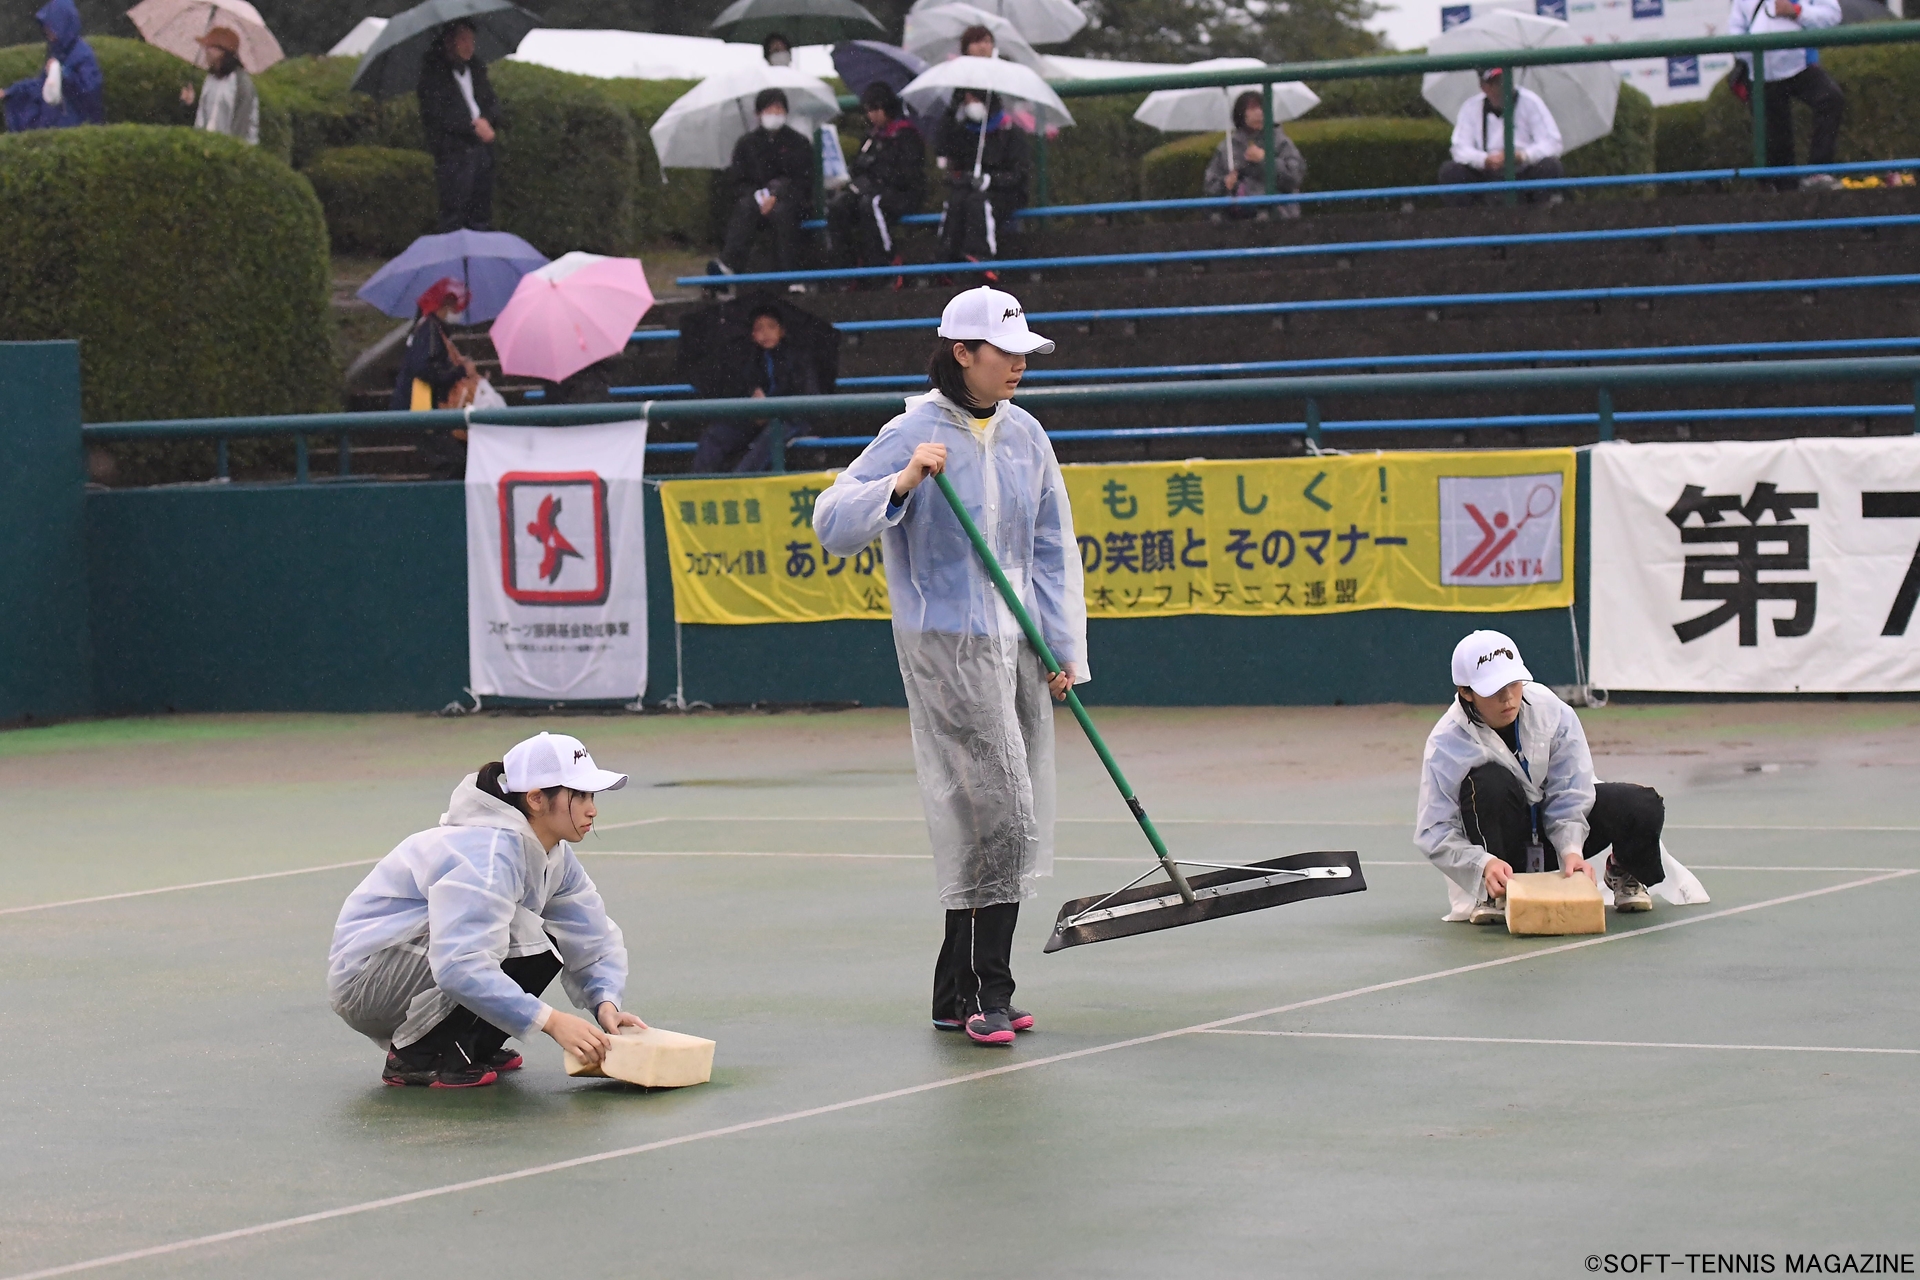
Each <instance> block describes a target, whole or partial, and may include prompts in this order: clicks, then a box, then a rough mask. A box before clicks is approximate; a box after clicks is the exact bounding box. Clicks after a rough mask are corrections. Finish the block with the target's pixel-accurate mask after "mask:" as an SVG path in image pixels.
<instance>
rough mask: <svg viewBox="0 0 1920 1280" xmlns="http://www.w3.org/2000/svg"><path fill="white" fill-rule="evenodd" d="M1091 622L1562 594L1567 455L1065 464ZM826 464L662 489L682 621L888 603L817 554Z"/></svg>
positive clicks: (866, 561)
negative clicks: (817, 506) (816, 518)
mask: <svg viewBox="0 0 1920 1280" xmlns="http://www.w3.org/2000/svg"><path fill="white" fill-rule="evenodd" d="M1062 471H1063V473H1064V475H1065V477H1066V482H1067V493H1068V497H1069V499H1070V500H1071V502H1072V505H1073V523H1074V530H1075V533H1076V534H1077V536H1078V538H1079V543H1080V562H1081V567H1082V568H1083V570H1084V571H1085V573H1086V596H1087V612H1088V615H1089V616H1091V617H1095V618H1152V617H1172V616H1177V615H1182V614H1227V615H1237V616H1243V617H1258V616H1267V615H1274V614H1313V613H1345V612H1350V611H1353V610H1359V609H1386V608H1399V609H1434V610H1461V611H1484V612H1506V611H1511V610H1518V609H1546V608H1558V607H1563V606H1565V605H1566V604H1568V603H1569V602H1570V601H1571V600H1572V599H1573V541H1574V516H1573V492H1574V454H1573V451H1572V450H1571V449H1530V450H1512V451H1503V452H1485V453H1481V452H1472V453H1468V452H1434V453H1392V454H1363V455H1357V456H1347V455H1340V456H1331V455H1326V456H1319V457H1308V458H1285V459H1271V458H1262V459H1249V460H1246V461H1224V462H1149V463H1122V464H1100V465H1089V466H1070V467H1065V468H1063V469H1062ZM832 481H833V473H831V472H815V473H796V474H780V475H759V476H742V477H740V478H738V479H722V480H669V481H665V482H663V483H662V484H661V486H660V495H661V501H662V504H663V506H664V508H665V513H664V514H665V516H666V528H667V548H668V552H669V555H670V557H671V560H672V564H673V587H674V616H675V618H676V619H677V620H678V621H680V622H688V623H717V624H722V625H738V624H748V623H760V622H825V621H830V620H833V619H840V618H885V617H887V616H888V604H887V584H886V574H885V570H884V567H883V566H882V564H881V560H880V548H879V545H878V544H877V543H876V544H875V545H873V546H871V547H868V548H867V549H865V550H863V551H861V552H860V553H859V554H858V555H855V556H848V557H842V556H830V555H828V554H827V553H826V552H825V550H824V549H823V548H822V547H821V546H820V543H819V540H818V539H817V538H815V537H814V536H813V502H814V499H815V498H817V497H818V496H819V494H820V492H821V491H822V490H823V489H825V488H826V487H827V486H828V485H829V484H831V483H832Z"/></svg>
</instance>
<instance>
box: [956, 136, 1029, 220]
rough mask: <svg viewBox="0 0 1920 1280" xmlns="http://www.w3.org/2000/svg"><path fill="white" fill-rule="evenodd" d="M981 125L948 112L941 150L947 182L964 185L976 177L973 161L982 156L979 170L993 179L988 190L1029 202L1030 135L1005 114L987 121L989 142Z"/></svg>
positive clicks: (1012, 200)
mask: <svg viewBox="0 0 1920 1280" xmlns="http://www.w3.org/2000/svg"><path fill="white" fill-rule="evenodd" d="M980 129H981V126H979V125H976V124H971V123H969V122H967V121H964V120H961V119H960V118H958V117H957V116H954V115H949V116H948V117H947V118H946V120H945V122H944V123H942V125H941V126H940V154H941V155H942V156H943V157H945V159H946V162H947V182H948V183H949V184H951V185H952V186H955V187H961V188H964V187H966V186H968V185H969V184H970V183H971V182H972V181H973V162H974V158H975V156H976V155H977V156H978V157H979V159H980V172H981V173H982V174H984V175H986V176H987V177H989V178H991V179H992V180H993V181H992V182H991V183H990V184H989V186H988V190H989V192H990V193H991V194H993V195H994V196H996V197H998V198H996V199H995V201H994V204H995V205H996V206H998V204H999V203H1000V199H1006V200H1009V201H1011V202H1013V203H1014V204H1015V205H1019V204H1024V203H1026V199H1027V175H1028V174H1029V173H1030V172H1032V169H1033V163H1032V159H1031V153H1030V152H1029V150H1028V147H1027V135H1026V133H1025V132H1024V131H1022V130H1021V129H1019V128H1017V127H1016V126H1015V125H1014V123H1013V122H1012V121H1011V120H1009V119H1008V118H1007V117H1006V115H1005V114H1001V115H997V116H995V117H993V118H992V119H991V120H989V121H988V122H987V125H986V130H987V135H986V138H987V140H986V144H985V146H984V147H983V146H982V145H981V142H980Z"/></svg>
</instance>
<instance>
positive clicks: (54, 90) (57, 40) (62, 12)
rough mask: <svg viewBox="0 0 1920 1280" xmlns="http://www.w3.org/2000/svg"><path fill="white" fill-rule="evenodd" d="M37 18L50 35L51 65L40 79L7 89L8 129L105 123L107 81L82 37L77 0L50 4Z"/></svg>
mask: <svg viewBox="0 0 1920 1280" xmlns="http://www.w3.org/2000/svg"><path fill="white" fill-rule="evenodd" d="M33 16H34V17H36V18H38V19H39V20H40V30H41V31H42V32H44V33H45V34H46V37H47V61H46V65H45V67H44V68H43V69H42V70H41V72H40V74H39V75H37V76H32V77H29V78H28V79H25V80H20V81H17V82H15V83H14V84H11V85H8V86H7V91H6V96H5V113H6V119H7V131H8V132H9V133H25V132H27V131H28V130H30V129H68V128H72V127H73V126H74V125H78V124H105V123H106V122H107V107H106V95H105V91H104V88H103V85H104V83H105V78H104V77H103V76H102V75H101V74H100V60H99V59H98V58H95V57H94V56H93V46H92V45H90V44H88V43H87V42H86V41H85V40H83V39H81V38H80V11H79V10H78V9H76V8H74V6H73V0H47V3H46V4H44V5H42V6H40V9H39V11H38V12H36V13H35V14H34V15H33Z"/></svg>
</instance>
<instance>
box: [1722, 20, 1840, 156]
mask: <svg viewBox="0 0 1920 1280" xmlns="http://www.w3.org/2000/svg"><path fill="white" fill-rule="evenodd" d="M1839 25H1840V4H1839V0H1801V3H1797V4H1796V3H1795V2H1794V0H1733V8H1732V10H1731V11H1729V13H1728V14H1727V34H1728V35H1730V36H1740V35H1746V34H1747V33H1749V32H1751V33H1753V34H1754V35H1767V34H1770V33H1772V32H1776V31H1817V30H1819V29H1820V28H1822V27H1837V26H1839ZM1737 56H1738V57H1739V59H1740V61H1741V62H1742V63H1744V64H1746V69H1747V75H1748V77H1749V79H1751V78H1753V76H1754V72H1755V70H1756V68H1755V66H1754V61H1753V55H1752V54H1750V53H1742V54H1739V55H1737ZM1757 70H1758V71H1759V72H1760V74H1761V75H1762V76H1764V77H1765V78H1766V82H1767V83H1766V88H1765V91H1764V92H1765V101H1766V111H1767V123H1766V129H1767V163H1768V164H1769V165H1790V164H1792V163H1793V101H1794V99H1796V98H1797V99H1799V100H1800V101H1801V102H1804V103H1806V104H1807V108H1808V110H1810V111H1811V112H1812V113H1813V137H1812V138H1811V139H1810V140H1809V141H1808V144H1807V163H1808V164H1816V165H1824V164H1832V163H1833V158H1834V153H1835V151H1836V150H1837V148H1838V146H1839V143H1840V115H1841V113H1842V112H1843V111H1844V110H1845V109H1846V105H1847V100H1846V95H1845V94H1843V93H1841V92H1840V86H1839V85H1837V84H1835V83H1834V82H1833V77H1832V76H1830V75H1828V74H1827V73H1826V70H1825V69H1824V68H1822V67H1821V65H1820V55H1819V54H1818V53H1817V52H1816V51H1814V50H1811V49H1769V50H1767V52H1766V56H1765V57H1764V58H1762V59H1760V66H1759V67H1758V68H1757ZM1751 92H1752V90H1751V88H1749V89H1748V93H1749V95H1751ZM1752 103H1753V99H1752V97H1751V96H1749V97H1748V99H1747V104H1748V106H1749V107H1751V106H1752ZM1774 185H1775V186H1776V187H1778V188H1780V189H1781V190H1783V191H1791V190H1793V189H1794V188H1795V187H1809V188H1812V189H1814V190H1820V191H1832V190H1835V189H1837V188H1838V187H1839V185H1840V182H1839V180H1838V179H1837V178H1835V177H1834V176H1833V175H1832V174H1830V173H1815V174H1809V175H1808V176H1807V177H1805V178H1780V179H1777V180H1776V181H1775V182H1774Z"/></svg>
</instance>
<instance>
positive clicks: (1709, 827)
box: [595, 813, 1920, 832]
mask: <svg viewBox="0 0 1920 1280" xmlns="http://www.w3.org/2000/svg"><path fill="white" fill-rule="evenodd" d="M924 821H926V819H925V818H924V817H923V816H921V815H919V814H915V815H914V816H912V817H899V818H887V817H875V816H872V815H869V814H831V813H803V814H790V815H787V816H772V817H769V816H765V815H756V816H746V815H742V816H728V815H725V814H713V813H689V814H671V815H667V816H664V817H659V818H636V819H634V820H633V821H631V822H606V823H602V824H600V825H599V826H598V827H596V828H595V829H596V830H599V831H617V830H620V829H621V828H624V827H645V826H651V825H653V824H654V823H659V822H924ZM1054 821H1055V822H1062V823H1076V824H1084V823H1094V824H1103V825H1105V824H1111V825H1115V826H1132V825H1134V820H1133V819H1132V818H1056V819H1054ZM1153 821H1154V825H1156V826H1161V827H1411V826H1412V825H1413V824H1412V823H1411V822H1407V821H1403V820H1396V821H1392V822H1375V821H1363V820H1361V819H1357V818H1155V819H1154V820H1153ZM1666 829H1667V830H1668V831H1812V832H1827V831H1920V826H1889V827H1878V826H1856V827H1820V826H1797V825H1790V824H1774V823H1738V822H1704V823H1703V822H1669V823H1668V824H1667V826H1666Z"/></svg>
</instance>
